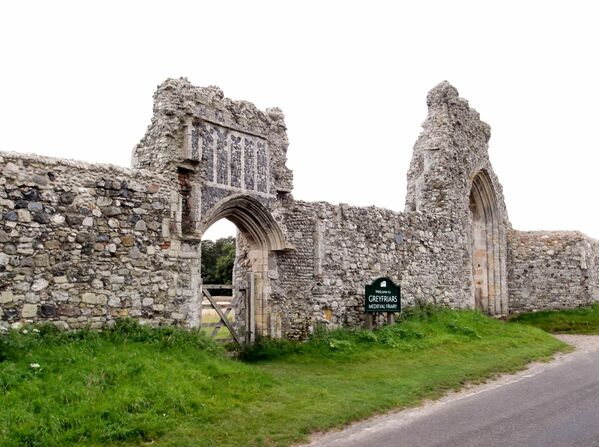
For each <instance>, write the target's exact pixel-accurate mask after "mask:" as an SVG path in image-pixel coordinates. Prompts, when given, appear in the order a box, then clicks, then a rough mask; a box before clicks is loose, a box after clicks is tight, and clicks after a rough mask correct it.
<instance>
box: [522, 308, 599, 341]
mask: <svg viewBox="0 0 599 447" xmlns="http://www.w3.org/2000/svg"><path fill="white" fill-rule="evenodd" d="M511 321H512V322H516V323H522V324H527V325H530V326H534V327H538V328H540V329H543V330H544V331H547V332H551V333H554V334H586V335H599V303H598V304H594V305H592V306H589V307H581V308H578V309H565V310H548V311H542V312H530V313H523V314H520V315H518V316H516V317H514V318H512V319H511Z"/></svg>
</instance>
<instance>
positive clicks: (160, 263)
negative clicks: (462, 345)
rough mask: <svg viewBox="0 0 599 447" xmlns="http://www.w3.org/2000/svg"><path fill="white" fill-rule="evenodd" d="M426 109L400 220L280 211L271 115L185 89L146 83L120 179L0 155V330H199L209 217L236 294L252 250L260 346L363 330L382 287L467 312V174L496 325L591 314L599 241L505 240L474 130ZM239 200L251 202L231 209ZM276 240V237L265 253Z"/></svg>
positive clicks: (322, 207)
mask: <svg viewBox="0 0 599 447" xmlns="http://www.w3.org/2000/svg"><path fill="white" fill-rule="evenodd" d="M427 102H428V105H429V116H428V118H427V120H426V121H425V123H424V125H423V132H422V134H421V136H420V137H419V139H418V141H417V143H416V145H415V147H414V156H413V159H412V164H411V166H410V171H409V172H408V194H407V198H406V211H405V212H403V213H401V212H394V211H390V210H386V209H381V208H375V207H366V208H361V207H353V206H348V205H344V204H341V205H332V204H328V203H324V202H313V203H310V202H302V201H297V200H294V199H293V197H292V196H291V194H290V193H291V190H292V173H291V171H290V170H289V169H288V168H287V167H286V151H287V145H288V141H287V136H286V129H285V124H284V118H283V114H282V113H281V111H280V110H279V109H268V110H267V111H266V112H262V111H259V110H258V109H256V108H255V106H253V105H252V104H250V103H247V102H244V101H231V100H229V99H227V98H224V96H223V94H222V92H221V91H220V90H219V89H218V88H215V87H208V88H198V87H194V86H191V84H189V83H188V82H187V81H186V80H168V81H166V82H165V83H163V84H162V85H161V86H159V89H158V91H157V92H156V94H155V96H154V117H153V119H152V123H151V125H150V127H149V129H148V132H147V134H146V136H145V137H144V138H143V139H142V141H141V142H140V144H139V145H138V146H136V149H135V151H134V156H133V165H134V168H135V169H124V168H118V167H114V166H105V165H92V164H85V163H79V162H70V161H65V160H57V159H50V158H43V157H37V156H28V155H20V154H13V153H0V172H1V173H2V177H0V219H1V220H0V305H1V308H2V315H1V321H0V324H2V325H4V326H5V325H8V324H11V323H14V322H18V321H25V322H40V321H53V322H55V323H56V324H59V325H61V326H63V327H69V328H76V327H82V326H88V325H91V326H92V327H99V326H102V325H105V324H110V322H111V321H113V320H114V319H115V318H117V317H120V316H131V317H135V318H139V319H141V320H142V321H147V322H150V323H152V324H182V325H186V326H189V327H193V326H197V325H198V323H199V320H200V318H201V315H200V311H199V299H200V298H199V296H198V294H199V288H200V286H201V277H200V265H199V259H200V236H201V234H202V232H203V231H204V230H205V229H206V228H207V227H208V226H209V225H210V224H211V223H212V222H214V221H215V220H216V219H217V218H221V217H226V218H229V219H230V220H232V221H233V222H234V223H235V224H236V225H237V226H238V228H239V229H240V230H241V231H240V236H239V239H238V241H239V243H238V258H237V261H238V262H237V264H236V268H235V288H236V293H242V292H243V290H244V289H246V290H247V287H248V284H247V281H246V278H247V273H248V272H249V271H250V270H252V269H253V270H256V261H255V259H254V260H252V261H250V254H251V253H253V255H252V256H254V257H255V253H256V247H258V248H259V250H258V251H260V250H261V252H262V253H263V256H262V258H261V259H260V260H259V263H258V264H259V266H260V267H259V268H260V270H259V271H257V274H258V276H259V280H260V282H261V284H263V287H264V289H263V291H264V297H266V298H267V299H266V298H264V297H262V298H263V299H264V300H265V302H264V306H263V308H262V310H261V311H260V313H259V314H258V315H256V319H260V320H261V324H262V326H263V329H264V331H263V332H262V334H265V335H272V336H288V337H292V338H304V337H306V335H307V334H309V333H310V332H311V331H312V330H313V327H314V325H315V324H316V323H318V322H320V323H323V324H331V325H349V326H356V325H360V324H362V323H363V320H364V313H363V311H362V309H363V305H364V303H363V299H364V298H363V293H364V286H365V285H366V284H368V283H370V282H372V280H373V279H375V278H376V277H379V276H388V277H390V278H391V279H393V280H394V281H395V282H396V283H398V284H399V285H401V287H402V296H403V303H404V304H411V303H413V302H414V301H415V300H425V301H429V302H430V301H432V302H436V303H442V304H447V305H449V306H452V307H457V308H472V307H474V298H473V287H474V284H473V271H472V257H473V248H472V238H473V236H472V231H473V217H472V213H471V212H470V211H469V207H471V206H472V204H471V203H469V201H471V200H472V199H471V193H470V191H471V189H472V184H473V181H474V179H475V177H476V176H477V175H478V174H479V173H481V172H484V173H485V177H484V178H485V181H486V182H487V186H486V187H487V188H488V189H489V190H490V191H491V192H492V193H493V195H494V197H495V200H496V202H493V203H491V205H492V209H491V208H489V209H486V208H485V209H484V210H483V211H484V212H487V213H490V215H491V214H492V216H493V219H492V221H491V219H489V221H488V223H487V224H488V226H489V228H490V229H489V230H488V243H491V244H492V245H493V246H494V247H495V248H494V249H495V250H496V252H495V253H494V254H493V256H494V258H493V259H491V258H489V259H490V260H491V261H494V260H496V261H497V262H496V264H497V265H496V266H495V274H496V277H497V279H496V281H497V285H500V286H501V287H502V293H503V294H505V297H504V296H503V295H502V296H500V297H498V298H497V302H498V303H499V302H501V305H500V306H498V305H497V304H495V308H489V309H488V311H490V312H491V313H496V314H505V313H507V312H508V305H507V302H508V299H509V311H510V312H513V311H515V312H519V311H527V310H539V309H545V308H556V307H576V306H579V305H584V304H588V303H590V302H594V301H597V300H599V262H598V260H599V243H598V242H597V241H594V240H591V239H589V238H586V236H584V235H581V234H579V233H541V232H518V231H514V230H512V229H511V225H510V224H509V220H508V218H507V212H506V208H505V204H504V201H503V196H502V190H501V185H500V184H499V181H498V179H497V177H496V175H495V174H494V173H493V170H492V166H491V164H490V161H489V158H488V141H489V138H490V128H489V126H488V125H487V124H485V123H483V122H482V121H480V119H479V116H478V113H476V111H474V110H473V109H470V108H469V106H468V103H467V101H465V100H463V99H462V98H459V96H458V94H457V91H456V90H455V89H454V88H453V87H451V86H450V85H449V84H447V83H442V84H440V85H439V86H437V87H436V88H435V89H433V90H432V91H431V93H429V96H428V98H427ZM211 136H212V137H211ZM252 142H253V143H252ZM258 143H264V144H265V146H264V148H265V149H266V152H264V154H266V155H260V152H259V151H260V149H258V147H257V146H258ZM243 145H245V146H243ZM248 147H251V148H252V151H254V152H249V154H250V155H247V154H248V152H245V151H246V150H247V148H248ZM242 153H243V154H244V155H243V156H242V155H241V154H242ZM252 154H253V155H252ZM242 157H243V158H242ZM242 160H243V162H242V163H241V165H242V166H241V167H240V168H239V170H237V169H236V168H235V166H234V165H235V163H236V162H237V161H239V162H241V161H242ZM248 160H253V161H252V162H251V163H250V164H248V163H246V162H247V161H248ZM223 169H225V171H223ZM248 173H250V174H248ZM182 174H183V175H182ZM182 178H183V180H182ZM248 194H249V195H251V196H252V197H253V198H254V201H253V202H252V201H245V202H244V201H241V202H239V201H235V200H237V199H236V197H238V196H244V195H248ZM229 199H234V200H233V201H231V202H227V201H228V200H229ZM223 203H224V204H225V205H226V204H227V203H232V204H233V205H231V206H230V207H229V208H227V206H224V207H223V206H222V204H223ZM484 205H485V206H491V205H489V204H484ZM260 226H262V227H264V228H263V230H264V231H266V232H265V233H260V231H259V230H260V228H258V227H260ZM274 227H277V228H280V231H281V233H280V234H275V236H276V237H275V238H274V239H268V237H267V236H271V235H270V233H268V232H269V231H270V232H272V230H273V228H274ZM257 228H258V230H257ZM267 230H268V231H267ZM252 238H253V239H252ZM252 262H253V263H254V266H253V267H252ZM504 301H505V302H504ZM240 310H243V309H240Z"/></svg>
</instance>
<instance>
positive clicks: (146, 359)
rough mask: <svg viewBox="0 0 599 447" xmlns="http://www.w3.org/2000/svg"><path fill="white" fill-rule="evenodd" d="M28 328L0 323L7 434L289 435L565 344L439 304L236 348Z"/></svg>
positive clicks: (126, 326)
mask: <svg viewBox="0 0 599 447" xmlns="http://www.w3.org/2000/svg"><path fill="white" fill-rule="evenodd" d="M25 330H26V331H27V333H23V332H24V331H23V330H21V331H19V332H16V331H11V332H10V333H8V334H4V335H2V336H0V338H1V339H2V344H1V346H2V347H1V348H0V353H1V355H2V356H3V357H2V358H3V360H2V361H1V362H0V408H1V409H2V410H1V411H0V445H2V446H64V445H83V446H101V445H102V446H103V445H116V446H119V445H121V446H125V445H126V446H133V445H144V444H152V445H160V446H178V447H179V446H246V445H247V446H261V445H263V446H273V445H279V446H285V445H289V444H291V443H293V442H296V441H298V440H301V439H305V437H306V434H308V433H310V432H312V431H317V430H326V429H329V428H332V427H337V426H340V425H343V424H346V423H348V422H350V421H352V420H356V419H359V418H363V417H365V416H368V415H371V414H373V413H375V412H379V411H385V410H387V409H389V408H401V407H404V406H409V405H416V404H418V403H419V402H421V401H422V400H423V399H426V398H432V397H437V396H439V395H441V394H442V393H444V392H445V391H447V390H449V389H457V388H459V387H460V386H461V385H462V384H463V383H465V382H467V381H478V380H482V379H484V378H487V377H492V376H493V375H495V374H497V373H499V372H503V371H512V370H515V369H518V368H522V367H523V366H524V365H525V364H526V363H527V362H529V361H530V360H533V359H537V358H544V357H547V356H549V355H551V354H552V353H553V352H555V351H556V350H558V349H563V348H564V345H563V344H561V343H560V342H559V341H557V340H555V339H553V338H552V337H550V336H548V335H547V334H545V333H544V332H542V331H540V330H537V329H534V328H530V327H526V326H522V325H518V324H505V323H503V322H500V321H495V320H492V319H489V318H487V317H485V316H484V315H482V314H480V313H476V312H457V311H452V310H435V309H432V310H431V309H428V310H427V309H420V310H416V311H413V312H412V313H411V314H410V315H407V316H404V317H403V318H402V319H401V321H400V322H399V323H398V324H395V325H391V326H386V327H384V328H381V329H379V330H376V331H366V330H349V329H336V330H333V331H326V330H323V329H320V330H317V331H316V332H315V334H314V335H313V336H312V337H311V338H310V340H308V341H307V342H291V341H284V340H267V339H264V340H260V341H259V343H257V344H256V345H254V346H252V347H247V348H244V349H242V350H241V351H240V352H239V356H240V358H241V359H243V360H242V361H240V360H233V359H230V358H228V356H227V355H225V353H224V351H223V350H222V349H221V348H219V347H218V346H217V345H216V344H214V343H213V342H212V341H211V340H209V339H208V338H207V337H206V336H205V335H203V334H202V333H201V332H199V331H192V332H186V331H182V330H179V329H173V328H149V327H145V326H140V325H138V324H137V323H134V322H132V321H127V320H125V321H120V322H119V323H117V325H116V326H115V327H114V328H112V329H107V330H104V331H101V332H95V331H77V332H69V333H66V332H60V331H58V330H56V329H54V328H52V327H48V326H42V327H36V328H34V327H28V328H25ZM37 331H39V332H37Z"/></svg>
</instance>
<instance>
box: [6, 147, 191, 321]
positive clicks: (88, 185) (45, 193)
mask: <svg viewBox="0 0 599 447" xmlns="http://www.w3.org/2000/svg"><path fill="white" fill-rule="evenodd" d="M0 172H1V173H2V176H1V177H0V219H1V221H0V305H1V306H2V310H3V315H2V317H1V320H2V323H3V324H10V323H14V322H17V321H29V322H35V321H53V322H55V323H56V324H58V325H60V326H62V327H69V328H77V327H84V326H91V327H100V326H103V325H105V324H107V323H109V322H110V321H111V320H113V319H115V318H117V317H125V316H130V317H136V318H139V319H141V320H152V321H156V322H159V323H163V324H173V323H175V324H176V323H179V322H182V321H184V320H185V321H186V322H188V321H189V320H190V319H192V318H193V315H190V306H189V303H190V301H191V299H192V297H193V293H192V290H191V275H190V272H191V267H190V260H189V259H186V257H185V256H184V255H185V247H182V246H181V244H180V242H179V241H178V240H176V239H173V238H172V237H171V233H172V232H175V231H176V228H175V222H176V219H175V217H176V210H177V201H178V197H177V193H176V190H175V189H174V188H173V184H172V183H171V182H170V181H168V180H167V179H165V178H164V177H162V176H161V175H157V174H155V173H153V172H145V171H142V170H135V171H133V170H129V169H123V168H119V167H115V166H109V165H91V164H87V163H81V162H71V161H66V160H58V159H51V158H46V157H38V156H30V155H22V154H13V153H1V154H0Z"/></svg>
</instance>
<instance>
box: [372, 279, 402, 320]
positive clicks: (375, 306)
mask: <svg viewBox="0 0 599 447" xmlns="http://www.w3.org/2000/svg"><path fill="white" fill-rule="evenodd" d="M365 289H366V290H365V294H364V311H365V312H366V327H367V328H368V329H372V320H373V314H375V313H380V312H387V323H388V324H393V321H394V313H395V312H400V311H401V290H400V288H399V286H396V285H395V283H394V282H393V281H392V280H391V279H389V278H378V279H375V280H374V281H373V282H372V284H370V285H367V286H366V288H365Z"/></svg>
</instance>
